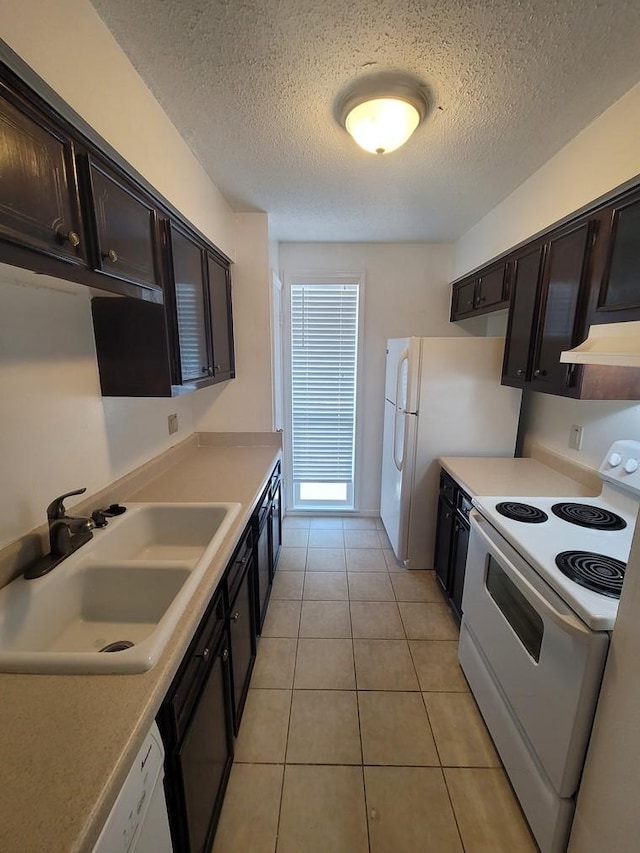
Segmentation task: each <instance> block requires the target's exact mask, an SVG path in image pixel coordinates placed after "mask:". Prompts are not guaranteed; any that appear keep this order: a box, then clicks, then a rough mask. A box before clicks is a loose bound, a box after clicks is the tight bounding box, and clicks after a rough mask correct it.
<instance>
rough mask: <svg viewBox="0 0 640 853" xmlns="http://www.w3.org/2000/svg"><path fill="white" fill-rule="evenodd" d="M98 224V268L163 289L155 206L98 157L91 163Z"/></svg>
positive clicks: (133, 282)
mask: <svg viewBox="0 0 640 853" xmlns="http://www.w3.org/2000/svg"><path fill="white" fill-rule="evenodd" d="M87 169H88V178H89V184H90V189H91V200H92V208H93V213H94V222H95V237H96V240H95V253H94V254H95V256H94V258H93V261H94V265H95V268H96V269H97V270H100V272H102V273H104V274H105V275H108V276H110V277H112V278H116V279H122V280H124V281H127V282H130V283H132V284H138V285H142V286H143V287H148V288H151V289H153V290H162V281H161V277H160V272H159V270H160V263H159V258H158V216H157V211H156V209H155V207H154V205H153V203H152V202H151V201H150V200H149V199H147V198H145V197H144V196H143V195H142V194H141V193H140V192H138V191H137V189H136V188H135V187H134V185H133V184H131V183H130V182H129V181H127V180H126V179H125V178H123V177H122V176H120V175H117V174H116V173H115V172H113V171H112V170H111V169H109V168H108V167H107V166H106V165H104V164H103V163H101V162H100V161H99V160H97V159H96V158H94V157H91V156H89V157H88V160H87Z"/></svg>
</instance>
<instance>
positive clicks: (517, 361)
mask: <svg viewBox="0 0 640 853" xmlns="http://www.w3.org/2000/svg"><path fill="white" fill-rule="evenodd" d="M543 256H544V248H543V247H542V246H538V248H537V249H534V250H533V251H532V252H529V253H528V254H526V255H523V256H522V257H520V258H517V259H516V261H515V263H514V271H513V285H512V288H511V310H510V311H509V320H508V324H507V337H506V343H505V349H504V362H503V366H502V384H503V385H513V386H515V387H516V388H522V387H523V386H524V384H525V381H527V380H528V379H529V373H530V360H531V348H532V340H533V335H534V323H535V319H536V306H537V302H538V296H539V285H540V274H541V272H542V259H543Z"/></svg>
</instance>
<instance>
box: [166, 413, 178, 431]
mask: <svg viewBox="0 0 640 853" xmlns="http://www.w3.org/2000/svg"><path fill="white" fill-rule="evenodd" d="M167 421H168V423H169V435H173V434H174V433H176V432H178V415H177V414H173V415H169V417H168V418H167Z"/></svg>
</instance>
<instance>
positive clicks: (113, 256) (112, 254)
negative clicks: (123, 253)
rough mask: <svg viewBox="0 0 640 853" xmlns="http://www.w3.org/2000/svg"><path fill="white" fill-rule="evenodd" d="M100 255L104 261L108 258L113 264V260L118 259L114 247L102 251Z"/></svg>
mask: <svg viewBox="0 0 640 853" xmlns="http://www.w3.org/2000/svg"><path fill="white" fill-rule="evenodd" d="M102 257H103V258H104V260H105V261H106V260H109V261H111V263H112V264H115V262H116V261H117V260H118V253H117V252H116V251H115V250H114V249H109V251H108V252H103V253H102Z"/></svg>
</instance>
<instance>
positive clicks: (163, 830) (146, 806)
mask: <svg viewBox="0 0 640 853" xmlns="http://www.w3.org/2000/svg"><path fill="white" fill-rule="evenodd" d="M163 764H164V749H163V746H162V740H161V738H160V732H159V731H158V727H157V726H156V724H155V723H154V724H153V726H152V727H151V731H150V732H149V734H148V735H147V736H146V738H145V739H144V742H143V744H142V746H141V747H140V751H139V752H138V754H137V756H136V759H135V761H134V762H133V766H132V767H131V770H130V771H129V775H128V776H127V778H126V780H125V782H124V784H123V786H122V788H121V790H120V793H119V794H118V797H117V799H116V801H115V803H114V805H113V808H112V809H111V813H110V814H109V817H108V818H107V821H106V823H105V825H104V827H103V829H102V832H101V833H100V837H99V838H98V840H97V842H96V845H95V847H94V848H93V853H134V851H135V853H171V851H172V850H173V847H172V846H171V835H170V832H169V820H168V817H167V804H166V801H165V798H164V786H163V784H162V783H163V779H164V769H163Z"/></svg>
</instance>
